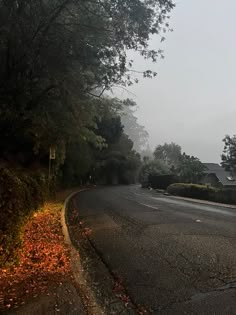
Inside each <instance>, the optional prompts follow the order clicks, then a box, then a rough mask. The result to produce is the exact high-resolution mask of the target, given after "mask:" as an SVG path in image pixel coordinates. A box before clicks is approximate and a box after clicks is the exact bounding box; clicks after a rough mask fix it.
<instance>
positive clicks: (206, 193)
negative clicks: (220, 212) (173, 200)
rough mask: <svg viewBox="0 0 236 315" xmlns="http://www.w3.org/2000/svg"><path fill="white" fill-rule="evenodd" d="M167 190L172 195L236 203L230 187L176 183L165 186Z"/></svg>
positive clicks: (235, 195)
mask: <svg viewBox="0 0 236 315" xmlns="http://www.w3.org/2000/svg"><path fill="white" fill-rule="evenodd" d="M167 192H168V193H169V194H171V195H174V196H182V197H189V198H196V199H203V200H209V201H215V202H221V203H228V204H236V191H235V190H232V189H217V188H213V187H209V186H206V185H195V184H183V183H176V184H172V185H170V186H169V187H168V188H167Z"/></svg>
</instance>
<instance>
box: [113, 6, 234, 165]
mask: <svg viewBox="0 0 236 315" xmlns="http://www.w3.org/2000/svg"><path fill="white" fill-rule="evenodd" d="M170 24H171V27H172V28H173V29H174V32H173V33H168V34H167V39H166V41H165V42H164V44H163V43H162V44H161V43H160V38H158V37H155V38H154V39H153V40H152V47H153V48H156V49H158V48H163V49H164V51H165V53H164V54H165V59H164V60H158V61H157V63H156V64H151V63H146V62H145V61H143V60H142V59H141V57H139V56H137V55H135V66H134V68H135V69H136V70H144V69H146V68H152V70H154V71H156V72H158V76H157V77H156V78H155V79H152V80H148V79H142V78H140V79H141V80H140V83H139V84H138V85H135V86H133V87H131V88H129V91H130V92H131V93H133V94H134V95H133V94H129V93H127V92H125V91H123V90H122V89H121V90H119V91H118V90H117V91H116V94H117V96H120V97H132V98H133V99H135V100H136V102H137V103H138V105H139V110H138V111H137V116H138V118H139V122H140V123H141V124H143V125H144V126H145V127H146V129H147V131H148V132H149V134H150V144H151V147H152V148H154V147H155V146H156V145H158V144H163V143H164V142H168V143H169V142H171V141H173V142H176V143H177V144H179V145H181V147H182V149H183V151H184V152H186V153H187V154H191V155H195V156H197V157H199V158H200V159H201V161H202V162H220V160H221V159H220V155H221V153H222V150H223V142H222V139H223V137H224V136H225V135H226V134H230V135H233V134H236V123H235V118H236V106H235V102H236V97H235V96H236V86H235V85H236V41H235V30H236V1H235V0H225V1H222V0H180V1H178V2H177V6H176V8H175V9H174V10H173V12H172V14H171V19H170Z"/></svg>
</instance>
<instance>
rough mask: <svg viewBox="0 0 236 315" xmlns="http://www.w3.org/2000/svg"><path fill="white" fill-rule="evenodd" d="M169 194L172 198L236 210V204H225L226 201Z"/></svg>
mask: <svg viewBox="0 0 236 315" xmlns="http://www.w3.org/2000/svg"><path fill="white" fill-rule="evenodd" d="M169 196H170V197H171V198H173V199H179V200H185V201H190V202H195V203H200V204H206V205H211V206H218V207H223V208H229V209H235V210H236V205H230V204H225V203H218V202H213V201H208V200H202V199H192V198H187V197H179V196H172V195H169Z"/></svg>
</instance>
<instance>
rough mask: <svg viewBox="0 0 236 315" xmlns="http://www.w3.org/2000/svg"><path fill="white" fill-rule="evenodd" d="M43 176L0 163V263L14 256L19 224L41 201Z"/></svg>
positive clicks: (17, 243)
mask: <svg viewBox="0 0 236 315" xmlns="http://www.w3.org/2000/svg"><path fill="white" fill-rule="evenodd" d="M46 187H47V185H46V177H45V176H44V175H43V174H41V173H39V172H37V173H29V172H26V171H23V170H20V171H19V170H13V169H10V168H6V167H4V166H0V266H2V265H5V264H6V263H8V262H11V261H12V260H13V259H15V253H16V249H17V248H18V247H19V246H20V243H21V238H20V232H21V226H22V224H23V222H24V220H25V219H26V217H27V216H28V215H29V214H30V213H31V211H33V210H36V209H37V208H39V207H40V206H42V205H43V203H44V200H45V198H46Z"/></svg>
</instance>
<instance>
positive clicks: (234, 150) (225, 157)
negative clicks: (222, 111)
mask: <svg viewBox="0 0 236 315" xmlns="http://www.w3.org/2000/svg"><path fill="white" fill-rule="evenodd" d="M223 142H224V151H223V154H222V155H221V158H222V163H221V165H222V166H223V167H224V168H225V170H226V171H229V172H230V173H231V174H232V175H236V135H234V136H232V137H230V136H229V135H226V136H225V138H224V139H223Z"/></svg>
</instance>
